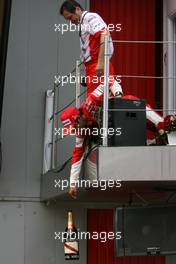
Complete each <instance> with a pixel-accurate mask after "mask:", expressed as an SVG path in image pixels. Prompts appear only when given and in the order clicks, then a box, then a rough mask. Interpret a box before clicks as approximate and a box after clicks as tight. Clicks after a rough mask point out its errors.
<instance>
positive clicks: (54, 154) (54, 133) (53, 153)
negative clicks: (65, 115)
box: [52, 84, 59, 170]
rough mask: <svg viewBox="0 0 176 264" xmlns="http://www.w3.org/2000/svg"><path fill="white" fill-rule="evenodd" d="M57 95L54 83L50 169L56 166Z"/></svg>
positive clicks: (57, 90)
mask: <svg viewBox="0 0 176 264" xmlns="http://www.w3.org/2000/svg"><path fill="white" fill-rule="evenodd" d="M58 95H59V89H58V87H57V85H56V84H54V103H53V135H52V169H53V170H55V168H56V161H57V147H56V138H57V136H56V134H57V133H56V131H57V130H58V118H57V115H56V114H55V113H56V112H57V109H58V108H57V107H58Z"/></svg>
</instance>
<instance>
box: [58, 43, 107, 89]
mask: <svg viewBox="0 0 176 264" xmlns="http://www.w3.org/2000/svg"><path fill="white" fill-rule="evenodd" d="M103 44H104V42H102V43H100V44H99V45H98V46H96V47H95V50H96V49H97V48H99V47H100V46H101V45H103ZM93 53H95V51H94V52H93ZM90 56H91V55H90V54H89V55H88V56H87V57H86V58H85V61H86V60H87V59H88V58H89V57H90ZM82 64H84V61H81V62H80V63H79V64H78V67H80V66H81V65H82ZM75 71H76V67H75V68H74V69H73V70H72V71H71V72H70V73H68V74H67V75H66V76H65V78H64V79H63V80H62V82H63V81H65V80H67V78H68V77H69V76H70V74H72V73H74V72H75ZM62 82H59V83H58V84H56V83H55V84H56V87H60V85H61V84H62ZM53 92H54V90H53Z"/></svg>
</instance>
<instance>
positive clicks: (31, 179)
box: [0, 0, 58, 197]
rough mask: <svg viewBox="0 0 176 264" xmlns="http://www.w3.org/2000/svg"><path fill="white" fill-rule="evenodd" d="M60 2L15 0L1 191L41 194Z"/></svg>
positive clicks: (6, 95) (11, 31) (10, 35)
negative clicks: (47, 105)
mask: <svg viewBox="0 0 176 264" xmlns="http://www.w3.org/2000/svg"><path fill="white" fill-rule="evenodd" d="M57 21H58V1H57V0H55V1H52V2H51V1H48V0H44V1H43V0H39V1H34V0H16V1H12V15H11V24H10V33H9V47H8V56H7V69H6V80H5V91H4V102H3V118H2V144H3V168H2V173H1V177H0V194H1V195H2V196H29V197H31V196H32V197H35V196H39V195H40V174H41V171H42V155H43V127H44V94H45V91H46V90H47V89H51V88H52V87H53V81H54V73H56V72H57V60H58V58H57V34H56V33H55V31H54V24H55V23H57Z"/></svg>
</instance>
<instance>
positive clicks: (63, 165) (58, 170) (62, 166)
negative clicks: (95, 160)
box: [53, 143, 100, 173]
mask: <svg viewBox="0 0 176 264" xmlns="http://www.w3.org/2000/svg"><path fill="white" fill-rule="evenodd" d="M98 146H100V143H99V144H97V145H95V146H94V147H93V148H91V149H90V150H89V152H88V153H87V154H86V156H85V157H84V159H83V163H84V162H85V161H86V160H87V158H88V157H89V155H90V153H91V152H92V151H93V150H94V149H95V148H97V147H98ZM71 159H72V157H70V158H69V159H67V160H66V161H65V162H64V163H63V164H62V165H61V166H60V167H59V168H58V169H56V170H53V172H54V173H60V172H61V171H63V170H64V169H65V167H66V165H67V164H68V163H69V162H70V161H71Z"/></svg>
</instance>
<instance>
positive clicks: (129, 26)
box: [90, 0, 162, 107]
mask: <svg viewBox="0 0 176 264" xmlns="http://www.w3.org/2000/svg"><path fill="white" fill-rule="evenodd" d="M156 1H157V0H109V1H107V0H101V1H97V0H96V1H95V0H90V10H91V11H94V12H97V13H99V14H100V15H101V16H102V17H103V18H104V20H105V21H106V23H107V24H114V25H116V24H122V30H121V31H120V32H118V31H113V32H112V37H113V40H133V41H134V40H142V41H143V40H146V41H147V40H152V41H155V40H156ZM160 2H161V3H162V1H160ZM157 45H158V44H157ZM157 45H155V44H127V43H125V44H124V43H114V46H115V53H114V56H113V58H112V61H113V64H114V67H115V73H116V74H117V75H119V74H122V75H135V76H136V75H141V76H156V63H159V64H160V65H161V63H160V62H157V61H156V49H157V48H158V47H157ZM121 80H122V86H123V90H124V93H125V94H133V95H136V96H138V97H141V98H145V99H147V102H148V103H149V104H151V105H152V106H153V107H154V106H155V99H156V98H155V96H156V89H155V88H156V80H155V79H141V78H122V79H121ZM161 90H162V85H161ZM161 94H162V91H161Z"/></svg>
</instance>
